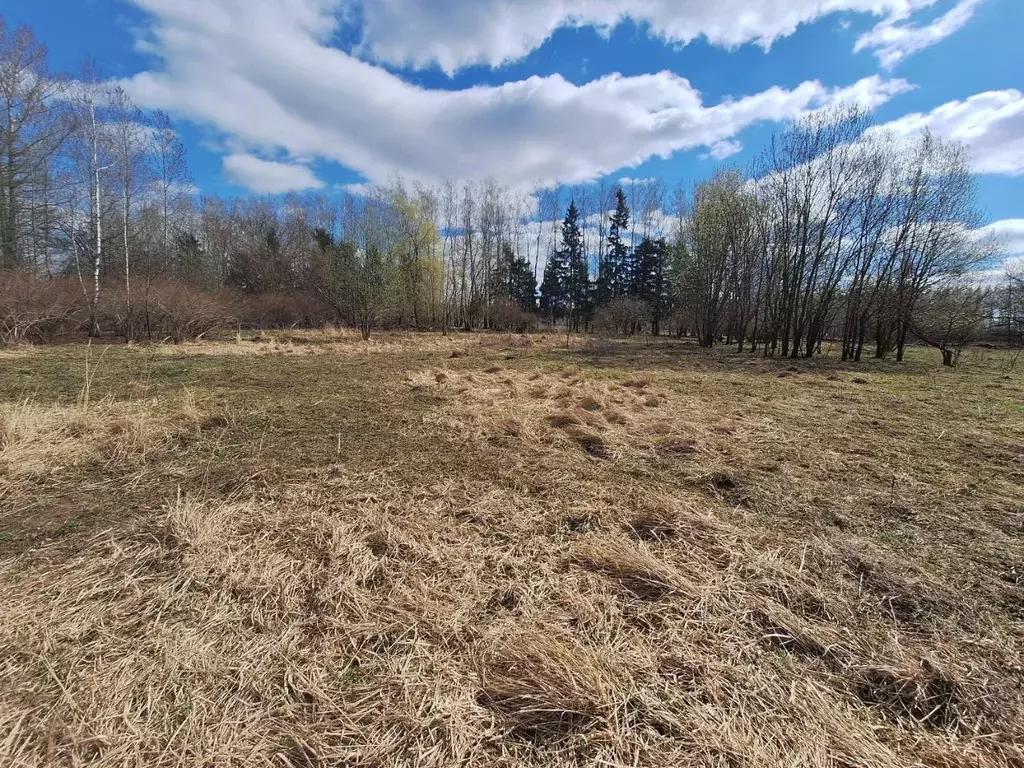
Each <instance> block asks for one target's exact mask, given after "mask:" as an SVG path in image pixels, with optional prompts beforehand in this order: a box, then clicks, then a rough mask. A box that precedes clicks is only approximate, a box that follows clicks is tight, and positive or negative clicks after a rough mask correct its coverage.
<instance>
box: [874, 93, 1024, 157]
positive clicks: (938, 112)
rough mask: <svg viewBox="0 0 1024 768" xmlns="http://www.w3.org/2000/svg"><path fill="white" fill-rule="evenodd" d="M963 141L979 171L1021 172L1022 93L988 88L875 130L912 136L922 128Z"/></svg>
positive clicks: (1023, 136) (1023, 154)
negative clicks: (989, 89) (982, 91)
mask: <svg viewBox="0 0 1024 768" xmlns="http://www.w3.org/2000/svg"><path fill="white" fill-rule="evenodd" d="M926 128H927V129H930V130H931V132H932V133H934V134H935V135H937V136H941V137H944V138H947V139H953V140H956V141H962V142H963V143H964V144H966V145H967V146H968V148H969V149H970V152H971V159H972V162H973V165H974V169H975V170H976V171H977V172H978V173H991V174H1003V175H1007V176H1020V175H1024V93H1021V92H1020V91H1018V90H1015V89H1009V90H1005V91H987V92H985V93H979V94H976V95H974V96H971V97H970V98H967V99H964V100H963V101H950V102H948V103H946V104H943V105H941V106H939V107H936V108H935V109H933V110H932V111H931V112H927V113H922V112H915V113H913V114H910V115H905V116H903V117H901V118H899V119H897V120H893V121H892V122H890V123H886V124H885V125H882V126H879V127H878V128H876V129H874V130H880V131H890V132H892V133H893V134H895V135H897V136H901V137H913V136H916V135H918V134H920V133H921V132H922V131H924V130H925V129H926Z"/></svg>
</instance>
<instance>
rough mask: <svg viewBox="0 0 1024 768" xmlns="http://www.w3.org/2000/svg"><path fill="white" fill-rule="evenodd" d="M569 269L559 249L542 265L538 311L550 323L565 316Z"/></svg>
mask: <svg viewBox="0 0 1024 768" xmlns="http://www.w3.org/2000/svg"><path fill="white" fill-rule="evenodd" d="M568 282H569V269H568V265H567V264H566V261H565V258H564V256H563V254H562V251H561V250H560V249H556V250H555V252H554V253H552V254H551V256H549V257H548V263H547V264H545V265H544V279H543V280H542V281H541V284H540V311H541V312H542V313H543V314H544V316H545V317H546V318H547V319H548V320H549V321H550V322H552V323H554V322H557V321H559V320H561V319H562V318H563V317H565V315H566V306H567V302H566V286H567V285H568Z"/></svg>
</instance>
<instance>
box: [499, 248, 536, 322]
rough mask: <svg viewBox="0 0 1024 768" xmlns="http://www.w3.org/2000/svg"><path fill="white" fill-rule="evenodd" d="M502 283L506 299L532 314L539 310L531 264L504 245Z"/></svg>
mask: <svg viewBox="0 0 1024 768" xmlns="http://www.w3.org/2000/svg"><path fill="white" fill-rule="evenodd" d="M501 268H502V282H503V286H502V287H503V289H504V295H505V297H506V298H509V299H511V300H512V301H514V302H516V304H518V305H519V306H520V307H522V308H523V309H525V310H528V311H530V312H535V311H536V310H537V283H536V281H535V280H534V278H533V268H532V267H531V266H530V262H529V261H528V260H527V259H524V258H523V257H521V256H518V257H517V256H516V255H515V253H514V252H513V250H512V246H511V245H510V244H508V243H503V244H502V264H501Z"/></svg>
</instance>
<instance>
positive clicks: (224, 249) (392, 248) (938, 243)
mask: <svg viewBox="0 0 1024 768" xmlns="http://www.w3.org/2000/svg"><path fill="white" fill-rule="evenodd" d="M0 133H2V135H0V335H2V337H3V338H5V339H7V340H19V339H32V338H44V337H46V336H53V335H57V334H61V333H88V334H92V335H101V334H102V335H120V336H123V337H125V338H128V339H156V338H174V339H180V338H189V337H195V336H198V335H201V334H203V333H207V332H209V331H211V330H213V329H215V328H218V327H224V326H227V325H245V326H252V327H267V326H298V325H317V324H322V323H328V322H332V323H343V324H347V325H351V326H353V327H357V328H359V329H361V331H362V332H363V334H364V335H367V336H368V335H369V334H370V333H371V332H372V331H373V330H374V329H376V328H387V327H410V328H425V329H426V328H432V329H438V330H448V329H452V328H459V329H467V330H472V329H476V328H494V329H504V330H519V331H523V330H529V329H530V328H531V327H534V326H536V325H537V324H538V323H550V324H563V325H564V326H565V327H566V328H567V329H568V330H571V331H587V330H601V331H605V332H613V333H614V332H617V333H625V334H631V333H638V332H650V333H655V334H658V333H666V332H668V333H675V334H686V335H691V336H693V337H695V338H696V339H697V340H698V341H699V342H700V343H701V344H702V345H705V346H711V345H713V344H718V343H726V344H735V345H736V346H737V348H738V349H740V350H747V351H751V352H759V353H761V354H766V355H784V356H794V357H795V356H801V355H803V356H809V355H813V354H815V353H816V352H818V351H819V350H820V349H821V348H822V344H823V343H826V342H834V343H835V344H837V345H838V348H839V349H840V350H841V354H842V355H843V357H844V358H848V359H853V360H857V359H860V358H861V356H862V355H863V354H864V352H865V350H869V353H870V354H874V355H877V356H882V357H884V356H887V355H889V354H895V356H896V357H897V358H902V357H903V354H904V350H905V349H906V346H907V344H908V343H909V342H910V341H911V340H917V341H924V342H926V343H929V344H933V345H935V346H936V347H939V348H940V349H942V350H943V356H944V359H945V360H946V361H947V362H950V363H952V362H953V361H955V358H956V355H957V354H958V353H959V350H960V349H962V347H963V345H965V344H967V343H969V342H970V341H971V340H973V339H975V338H977V336H978V334H979V333H980V332H981V331H982V330H984V329H986V328H988V329H991V328H997V329H998V336H999V338H1000V339H1002V340H1006V341H1009V342H1019V340H1020V336H1021V331H1022V318H1024V312H1022V311H1021V306H1022V302H1021V297H1022V295H1024V291H1022V290H1021V289H1020V287H1019V282H1014V281H1013V280H1007V281H1006V282H1004V283H1003V284H1002V285H1001V286H999V287H998V288H995V289H993V288H988V289H985V288H982V287H980V286H979V285H978V284H977V280H976V279H975V277H974V275H975V271H976V270H977V269H979V268H980V267H981V266H983V265H985V264H986V263H987V261H988V260H991V259H993V257H994V255H995V250H996V248H995V244H994V243H992V242H991V241H988V240H985V239H981V238H979V237H978V236H977V234H976V230H977V228H978V226H979V224H980V216H979V214H978V212H977V211H976V209H975V204H974V187H973V179H972V177H971V173H970V170H969V166H968V162H967V157H966V153H965V151H964V149H963V148H962V147H960V146H959V145H955V144H948V143H944V142H941V141H938V140H936V139H934V138H932V137H930V136H927V135H926V136H924V137H923V138H922V139H921V140H920V141H918V142H917V143H915V144H914V145H912V146H908V145H905V144H898V143H897V142H895V141H894V140H893V139H892V138H891V137H888V136H884V135H880V134H878V133H876V132H873V131H872V130H871V129H870V125H869V120H868V118H867V116H866V115H865V114H864V113H863V112H862V111H860V110H858V109H836V110H829V111H822V112H816V113H812V114H811V115H809V116H808V117H806V118H805V119H804V120H802V121H800V122H799V123H797V124H795V125H792V126H789V127H787V128H785V129H784V130H783V131H781V132H780V133H779V134H778V135H776V136H775V137H774V138H773V139H772V141H771V142H770V144H769V146H768V147H766V148H765V150H764V152H763V153H762V155H761V157H760V158H759V159H758V161H757V162H755V163H754V164H753V166H752V167H751V168H750V169H748V170H747V171H746V172H741V171H740V170H739V169H731V170H724V171H720V172H719V173H717V174H716V175H715V176H714V177H712V178H711V179H709V180H707V181H704V182H701V183H699V184H697V185H696V186H695V187H694V188H693V189H689V190H687V189H685V188H683V187H678V188H676V189H674V190H671V191H669V190H667V189H666V188H665V187H664V186H663V185H662V183H661V182H660V181H658V180H650V179H649V180H642V181H631V180H623V181H622V182H621V183H620V184H618V185H612V186H606V185H604V184H600V185H584V186H578V187H574V188H571V189H570V188H564V187H553V188H543V189H537V190H534V191H533V192H532V194H527V193H525V192H522V191H514V190H509V189H507V188H505V187H502V186H501V185H499V184H498V183H496V182H494V181H484V182H468V183H462V184H456V183H454V182H451V183H447V184H445V185H443V186H442V187H440V188H437V189H431V188H428V187H425V186H423V185H420V184H415V183H414V184H411V185H410V184H408V183H406V182H404V181H402V180H401V179H395V180H393V181H392V182H391V183H389V184H387V185H382V186H372V187H369V188H360V189H358V190H353V191H351V192H348V193H343V194H339V195H328V194H321V193H316V194H302V195H297V194H293V195H288V196H284V197H281V198H274V199H269V198H258V199H222V198H218V197H213V196H207V195H200V194H198V193H197V191H196V190H195V189H194V188H193V186H192V181H191V177H190V175H189V172H188V167H187V163H186V156H185V151H184V148H183V146H182V144H181V142H180V141H179V140H178V138H177V135H176V134H175V131H174V128H173V126H172V124H171V122H170V120H169V119H168V117H167V116H166V115H163V114H162V113H159V112H157V113H146V112H144V111H143V110H140V109H138V108H137V107H136V106H135V105H133V104H132V103H131V100H130V99H129V97H128V95H127V94H126V93H125V92H124V91H123V90H122V89H121V88H119V87H117V86H116V85H111V84H109V83H107V82H105V81H103V80H102V79H101V78H99V77H97V76H96V75H95V74H94V73H93V72H92V71H91V70H90V69H89V68H83V71H82V72H81V73H80V74H79V75H78V76H77V77H75V78H70V77H66V76H63V75H60V74H57V73H53V72H51V71H49V69H48V67H47V63H46V52H45V50H44V49H43V48H42V46H40V45H39V44H38V42H37V41H36V40H35V39H34V37H33V36H32V33H31V32H30V31H28V30H26V29H18V30H14V31H11V30H8V29H7V28H5V27H4V26H3V24H2V20H0ZM538 286H539V287H538Z"/></svg>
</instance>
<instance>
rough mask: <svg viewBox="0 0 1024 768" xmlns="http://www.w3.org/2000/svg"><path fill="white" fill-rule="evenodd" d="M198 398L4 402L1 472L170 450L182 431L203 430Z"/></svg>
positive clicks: (28, 472) (0, 410)
mask: <svg viewBox="0 0 1024 768" xmlns="http://www.w3.org/2000/svg"><path fill="white" fill-rule="evenodd" d="M204 423H205V422H204V419H203V418H202V417H201V415H200V413H199V411H198V409H197V407H196V404H195V400H194V398H193V396H192V395H191V394H190V393H188V392H186V393H184V394H183V396H182V397H180V398H178V399H177V400H172V401H169V402H161V401H157V400H130V401H126V400H114V399H113V398H111V397H104V398H101V399H99V400H93V401H92V402H90V403H88V404H86V403H84V402H79V403H77V404H74V405H62V404H44V403H40V402H36V401H34V400H30V399H29V400H22V401H20V402H17V403H13V404H6V403H5V404H3V405H0V473H3V474H6V475H7V476H8V477H22V478H25V477H32V476H40V475H43V474H47V473H49V472H51V471H54V470H56V469H59V468H61V467H65V468H66V467H72V466H81V465H84V464H87V463H90V462H96V463H107V462H112V463H124V462H127V461H137V462H144V461H146V460H147V459H153V458H154V457H155V456H158V455H159V454H161V453H162V452H164V451H166V450H167V449H168V448H169V447H170V444H171V441H172V440H173V438H174V437H175V436H176V435H177V434H179V433H180V431H181V430H187V429H192V428H202V427H203V425H204Z"/></svg>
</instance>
